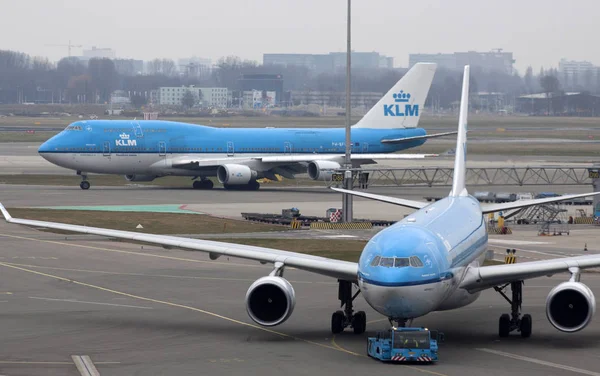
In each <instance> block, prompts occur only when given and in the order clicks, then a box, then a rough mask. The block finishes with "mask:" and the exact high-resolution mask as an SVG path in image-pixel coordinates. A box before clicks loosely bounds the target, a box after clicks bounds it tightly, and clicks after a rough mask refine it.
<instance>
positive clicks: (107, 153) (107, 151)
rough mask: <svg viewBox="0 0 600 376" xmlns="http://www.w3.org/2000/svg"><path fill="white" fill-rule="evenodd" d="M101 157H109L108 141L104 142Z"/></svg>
mask: <svg viewBox="0 0 600 376" xmlns="http://www.w3.org/2000/svg"><path fill="white" fill-rule="evenodd" d="M102 155H103V156H105V157H110V141H104V146H103V147H102Z"/></svg>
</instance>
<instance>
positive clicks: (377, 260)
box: [371, 256, 423, 268]
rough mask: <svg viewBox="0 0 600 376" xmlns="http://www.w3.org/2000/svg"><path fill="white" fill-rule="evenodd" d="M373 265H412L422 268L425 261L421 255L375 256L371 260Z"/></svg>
mask: <svg viewBox="0 0 600 376" xmlns="http://www.w3.org/2000/svg"><path fill="white" fill-rule="evenodd" d="M371 266H384V267H386V268H392V267H394V268H404V267H406V266H412V267H413V268H422V267H423V261H421V259H420V258H419V256H410V257H380V256H375V257H374V258H373V260H372V261H371Z"/></svg>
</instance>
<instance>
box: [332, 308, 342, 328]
mask: <svg viewBox="0 0 600 376" xmlns="http://www.w3.org/2000/svg"><path fill="white" fill-rule="evenodd" d="M343 331H344V312H342V311H335V312H334V313H333V315H331V332H332V333H333V334H337V333H341V332H343Z"/></svg>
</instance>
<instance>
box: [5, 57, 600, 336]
mask: <svg viewBox="0 0 600 376" xmlns="http://www.w3.org/2000/svg"><path fill="white" fill-rule="evenodd" d="M468 85H469V67H468V66H467V67H465V74H464V79H463V89H462V99H461V109H460V120H459V127H458V139H457V143H456V160H455V164H454V180H453V183H452V190H451V192H450V194H449V196H448V197H446V198H444V199H442V200H439V201H437V202H434V203H425V202H420V201H412V200H403V199H399V198H394V197H386V196H380V195H374V194H369V193H362V192H356V191H346V192H347V193H350V194H354V195H357V196H361V197H366V198H369V199H374V200H378V201H383V202H387V203H390V204H394V205H400V206H405V207H409V208H414V209H418V210H417V211H415V212H414V213H412V214H410V215H409V216H407V217H406V218H404V219H402V220H400V221H399V222H398V223H396V224H394V225H393V226H390V227H388V228H386V229H384V230H382V231H381V232H379V233H378V234H377V235H375V236H374V237H373V238H372V239H371V240H370V241H369V242H368V244H367V245H366V246H365V248H364V250H363V252H362V255H361V257H360V260H359V261H358V263H354V262H347V261H340V260H334V259H328V258H324V257H317V256H311V255H306V254H302V253H295V252H287V251H282V250H278V249H269V248H263V247H254V246H247V245H240V244H230V243H223V242H216V241H208V240H199V239H190V238H182V237H175V236H163V235H150V234H140V233H136V232H128V231H117V230H109V229H104V228H94V227H86V226H77V225H68V224H61V223H55V222H46V221H36V220H27V219H17V218H11V216H10V214H9V213H8V212H7V211H6V209H4V207H3V206H1V205H0V209H1V210H2V213H3V214H4V217H5V218H6V220H7V221H8V222H10V223H16V224H21V225H27V226H37V227H44V228H52V229H58V230H65V231H71V232H78V233H86V234H95V235H102V236H107V237H112V238H120V239H125V240H135V241H140V242H145V243H152V244H157V245H163V246H168V247H175V248H181V249H191V250H197V251H203V252H207V253H208V254H209V257H210V259H212V260H215V259H217V258H219V257H220V256H231V257H239V258H244V259H249V260H255V261H258V262H261V263H271V264H273V270H272V272H271V273H270V274H269V275H268V276H264V277H262V278H259V279H258V280H257V281H256V282H254V283H253V284H252V285H251V286H250V288H249V289H248V292H247V294H246V298H245V305H246V310H247V312H248V314H249V316H250V318H251V319H252V320H254V321H255V322H256V323H258V324H260V325H264V326H274V325H279V324H281V323H283V322H284V321H286V320H287V319H288V318H289V317H290V315H291V314H292V311H293V310H294V305H295V303H296V296H295V293H294V288H293V287H292V285H291V283H290V282H289V281H288V280H286V279H285V278H284V274H285V273H284V271H285V268H286V267H290V268H296V269H300V270H305V271H309V272H313V273H318V274H322V275H325V276H329V277H332V278H336V279H338V280H339V294H338V296H339V298H340V300H341V301H342V303H343V305H344V311H337V312H335V313H334V314H333V315H332V318H331V329H332V331H333V332H334V333H338V332H340V331H342V330H344V328H346V327H349V326H351V327H352V328H353V330H354V332H355V333H362V332H364V331H365V327H366V316H365V313H364V312H362V311H360V312H356V313H355V312H354V311H353V300H354V298H355V297H356V295H358V294H356V295H354V294H353V292H352V284H356V285H358V288H359V289H360V292H361V293H362V296H363V297H364V298H365V300H366V301H367V303H368V304H369V305H370V306H371V307H373V308H374V309H375V310H376V311H377V312H379V313H381V314H382V315H384V316H386V317H388V318H389V319H390V322H394V321H395V322H397V325H405V324H406V323H407V322H409V321H410V320H412V319H414V318H417V317H421V316H424V315H427V314H428V313H430V312H433V311H443V310H450V309H455V308H459V307H463V306H466V305H468V304H470V303H472V302H474V301H475V300H476V299H477V298H478V296H479V294H480V292H481V291H482V290H485V289H489V288H492V287H495V286H499V285H503V284H506V283H509V282H513V281H521V280H525V279H529V278H535V277H542V276H547V275H553V274H557V273H563V272H568V273H570V274H571V278H570V279H569V280H568V281H565V282H562V283H560V284H559V285H558V286H556V287H555V288H554V289H553V290H552V291H551V292H550V294H549V295H548V299H547V302H546V314H547V317H548V319H549V320H550V323H551V324H552V325H553V326H554V327H556V328H557V329H559V330H561V331H564V332H576V331H578V330H581V329H583V328H584V327H585V326H586V325H587V324H588V323H589V322H590V320H591V319H592V316H593V314H594V311H595V305H596V303H595V298H594V295H593V293H592V291H591V290H590V289H589V288H588V287H587V286H586V285H584V284H583V283H581V282H580V272H581V270H582V269H585V268H591V267H598V266H600V255H590V256H581V257H565V258H559V259H552V260H544V261H535V262H523V263H518V264H507V265H497V266H482V261H483V258H484V254H485V252H486V250H487V243H488V237H487V231H486V226H485V223H484V220H483V214H485V213H491V212H496V211H500V210H509V209H515V208H520V207H526V206H532V205H538V204H543V203H548V202H554V201H562V200H570V199H573V198H576V197H586V196H592V195H594V194H593V193H589V194H577V195H568V196H560V197H551V198H543V199H535V200H527V201H517V202H510V203H500V204H481V203H479V201H478V200H477V199H475V198H474V197H472V196H471V195H469V193H468V192H467V189H466V187H465V174H466V167H465V162H466V151H467V149H466V142H467V141H466V134H467V109H468V93H469V89H468ZM339 191H343V190H339ZM513 307H514V306H513ZM515 310H516V311H515V312H513V316H512V317H510V316H508V315H506V314H504V315H502V316H501V317H500V322H499V332H500V335H501V336H506V335H508V334H509V332H510V331H512V330H518V331H520V332H521V335H522V336H524V337H528V336H529V335H531V322H532V321H531V316H529V315H521V312H520V302H519V303H518V304H516V307H515Z"/></svg>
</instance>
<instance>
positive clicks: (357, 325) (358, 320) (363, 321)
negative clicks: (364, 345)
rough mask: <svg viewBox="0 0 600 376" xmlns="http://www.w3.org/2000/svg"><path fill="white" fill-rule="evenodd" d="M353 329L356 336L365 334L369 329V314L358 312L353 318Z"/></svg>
mask: <svg viewBox="0 0 600 376" xmlns="http://www.w3.org/2000/svg"><path fill="white" fill-rule="evenodd" d="M352 328H354V334H363V333H364V332H365V329H366V328H367V314H366V313H364V312H363V311H358V312H356V313H355V314H354V316H352Z"/></svg>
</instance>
